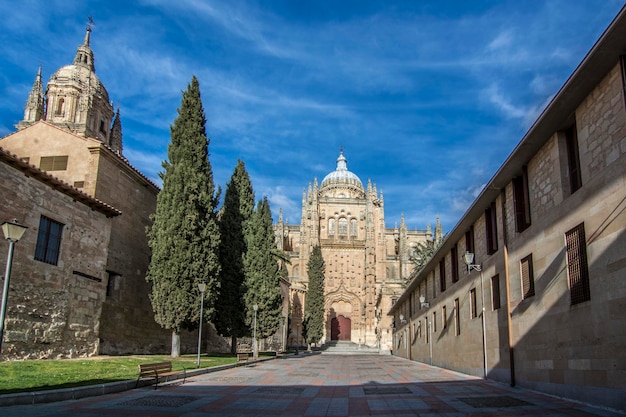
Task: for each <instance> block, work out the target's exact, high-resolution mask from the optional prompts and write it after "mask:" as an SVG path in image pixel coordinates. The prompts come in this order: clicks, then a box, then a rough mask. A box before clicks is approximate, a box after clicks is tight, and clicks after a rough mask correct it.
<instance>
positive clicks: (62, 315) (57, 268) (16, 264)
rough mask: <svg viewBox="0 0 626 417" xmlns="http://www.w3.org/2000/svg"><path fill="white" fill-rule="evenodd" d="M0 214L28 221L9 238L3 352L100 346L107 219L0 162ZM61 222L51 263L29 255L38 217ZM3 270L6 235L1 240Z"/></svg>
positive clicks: (69, 353)
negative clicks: (12, 249) (56, 252)
mask: <svg viewBox="0 0 626 417" xmlns="http://www.w3.org/2000/svg"><path fill="white" fill-rule="evenodd" d="M0 178H2V181H0V195H2V196H3V198H2V199H0V216H1V217H2V219H3V220H4V219H13V218H17V219H18V221H19V222H21V223H23V224H25V225H26V226H28V229H27V230H26V232H25V234H24V236H23V238H22V239H21V240H20V241H19V242H17V244H16V245H15V252H14V261H13V269H12V273H11V281H10V290H9V297H8V308H7V317H6V322H5V326H6V327H5V335H4V344H3V346H2V355H1V356H0V357H2V358H3V359H29V358H30V359H40V358H58V357H74V356H88V355H93V354H95V353H97V352H98V348H99V333H98V332H99V327H100V311H101V309H102V303H103V302H104V297H105V292H106V271H105V267H106V259H107V247H108V243H109V237H110V231H111V221H112V220H111V219H110V218H107V217H106V215H105V214H102V213H101V212H99V211H97V210H92V208H90V207H88V206H86V205H84V204H82V203H81V202H78V201H76V200H75V199H74V198H72V197H70V196H68V195H66V194H63V193H62V192H59V191H57V190H55V189H54V188H52V187H51V186H49V185H47V184H44V183H42V182H40V181H39V180H37V179H35V178H33V177H31V176H27V175H24V173H23V172H21V171H19V170H16V169H15V168H13V167H12V166H9V165H7V164H5V163H4V162H0ZM42 215H43V216H46V217H48V218H50V219H53V220H55V221H58V222H60V223H62V224H63V225H64V226H63V235H62V241H61V248H60V256H59V261H58V264H57V265H50V264H47V263H44V262H40V261H36V260H34V254H35V246H36V242H37V235H38V231H39V230H38V229H39V221H40V217H41V216H42ZM0 247H1V248H2V253H3V256H0V268H2V271H4V268H5V265H6V264H5V263H6V256H4V254H6V251H7V250H8V242H7V241H6V240H4V239H2V241H1V243H0Z"/></svg>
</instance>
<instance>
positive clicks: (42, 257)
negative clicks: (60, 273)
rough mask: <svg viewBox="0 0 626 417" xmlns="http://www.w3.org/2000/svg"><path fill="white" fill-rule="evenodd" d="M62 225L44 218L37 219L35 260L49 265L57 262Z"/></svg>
mask: <svg viewBox="0 0 626 417" xmlns="http://www.w3.org/2000/svg"><path fill="white" fill-rule="evenodd" d="M62 232H63V224H62V223H59V222H57V221H54V220H52V219H49V218H47V217H45V216H41V218H40V219H39V232H38V234H37V246H36V247H35V259H36V260H37V261H41V262H45V263H47V264H51V265H57V264H58V262H59V251H60V248H61V235H62Z"/></svg>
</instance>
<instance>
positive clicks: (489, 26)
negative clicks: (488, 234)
mask: <svg viewBox="0 0 626 417" xmlns="http://www.w3.org/2000/svg"><path fill="white" fill-rule="evenodd" d="M621 5H622V2H620V1H617V0H608V1H606V2H602V4H601V5H598V3H597V2H595V1H592V0H581V1H579V2H575V4H570V2H565V1H564V0H548V1H539V0H529V1H527V2H513V1H504V2H491V3H490V2H481V3H480V4H475V3H468V2H462V1H453V2H447V3H444V4H441V3H439V2H437V3H435V2H402V1H395V2H385V3H384V4H381V3H380V2H370V1H363V2H359V5H358V7H356V6H354V5H350V3H345V2H341V3H340V4H337V3H336V2H333V3H332V4H331V3H330V2H325V1H320V2H315V3H311V4H309V3H303V2H272V3H264V2H253V1H243V0H233V1H229V2H206V1H201V0H185V1H176V2H174V1H166V0H142V1H140V2H137V3H134V4H130V3H127V2H125V3H121V2H119V1H117V0H112V1H111V2H108V3H107V4H106V6H103V5H102V4H101V3H99V2H95V1H86V2H83V3H81V4H80V5H74V6H72V7H70V6H68V3H66V2H58V3H54V2H53V3H49V2H44V1H43V0H31V4H29V5H28V7H25V8H22V7H20V8H16V7H13V6H11V5H7V4H2V5H0V12H4V13H3V15H4V16H6V20H7V22H8V23H7V25H6V26H5V27H6V29H5V30H4V31H3V33H2V34H0V40H1V41H2V42H3V45H4V46H5V53H4V54H3V55H2V56H0V65H2V68H3V71H2V74H0V97H2V98H1V99H0V114H1V115H2V118H1V120H0V134H6V133H9V132H10V131H11V130H12V125H13V124H14V123H16V122H17V121H19V120H20V119H21V117H22V112H23V104H24V103H25V100H26V96H27V94H28V91H30V87H31V86H32V82H33V79H34V75H35V72H36V69H37V67H38V65H39V64H40V63H41V62H42V60H45V62H44V64H45V65H44V77H47V76H48V75H49V74H50V73H51V72H53V71H54V70H56V68H58V67H60V66H62V65H65V64H68V63H70V62H71V60H72V59H73V56H74V52H75V50H76V49H75V48H76V46H77V45H78V44H79V43H80V42H81V41H82V35H83V34H84V32H83V31H84V25H85V22H86V16H88V15H92V16H93V17H94V19H95V21H96V27H95V29H94V31H93V33H92V48H93V50H94V53H95V56H96V67H97V71H98V76H99V77H100V79H101V80H102V81H103V83H104V84H105V85H106V87H107V89H108V91H109V95H110V97H111V99H112V100H114V101H115V104H116V106H117V105H119V106H120V107H121V114H122V123H123V131H124V141H125V146H124V149H125V154H126V156H127V157H128V158H129V160H130V161H131V162H132V163H133V164H134V165H136V166H137V168H139V169H140V170H141V171H142V172H144V173H145V174H146V175H147V176H148V177H150V178H153V179H158V175H157V173H158V172H159V171H160V170H161V165H160V163H161V161H162V160H164V159H166V158H167V144H168V142H169V126H170V125H171V123H172V122H173V120H174V118H175V117H176V115H177V113H176V109H177V108H178V107H179V105H180V99H181V91H182V90H184V89H185V87H186V85H187V83H188V82H189V81H190V79H191V76H192V75H196V76H197V77H198V79H199V81H200V87H201V92H202V98H203V104H204V108H205V112H206V116H207V132H208V134H209V136H210V138H211V143H210V149H209V150H210V154H211V163H212V165H213V170H214V173H215V180H216V182H217V183H218V184H220V185H222V186H224V185H225V184H226V182H227V181H228V179H229V178H230V175H231V173H232V170H233V168H234V167H235V165H236V163H237V159H238V158H241V159H243V160H244V161H245V162H246V166H247V168H248V170H249V172H250V175H251V179H252V182H253V185H254V187H255V190H256V193H257V197H259V198H260V197H261V196H263V195H267V196H268V197H269V199H270V202H271V206H272V210H273V213H274V215H275V217H277V215H278V211H279V208H282V209H283V214H284V218H285V219H288V220H289V222H290V223H292V224H294V223H299V220H300V219H299V218H300V215H301V208H300V199H301V192H302V189H303V188H305V187H306V186H307V184H308V183H309V182H310V181H312V180H313V178H314V177H317V178H318V180H320V179H321V178H323V177H324V176H325V175H326V174H327V173H328V172H330V171H332V170H333V169H334V168H335V159H336V157H337V155H338V151H339V147H340V146H343V147H344V150H345V153H346V156H347V158H348V160H349V169H350V170H352V171H353V172H354V173H355V174H357V175H358V176H359V177H360V178H361V179H362V180H363V181H366V180H367V178H371V179H372V180H373V181H374V182H376V184H377V186H378V189H379V190H380V189H382V190H384V192H385V207H386V221H387V223H388V225H390V226H392V225H393V224H394V223H395V222H396V221H399V219H400V214H401V213H403V212H404V213H405V215H406V219H407V223H409V222H411V223H410V224H413V225H414V226H415V227H420V228H423V227H425V225H426V224H428V223H431V224H434V219H435V216H436V215H440V216H441V221H442V224H443V226H444V229H449V228H451V227H452V226H453V225H454V224H455V223H456V221H457V220H458V218H459V217H460V215H461V214H462V213H463V212H464V211H465V209H466V208H467V206H468V205H469V204H470V203H471V201H472V200H473V198H474V196H475V193H476V190H479V189H480V188H481V187H482V186H484V184H485V183H486V182H487V181H488V180H489V178H490V177H491V175H493V173H494V172H495V171H496V169H497V168H498V166H499V165H500V164H501V163H502V161H503V160H504V159H505V158H506V156H507V155H508V153H509V152H510V151H511V150H512V149H513V148H514V146H515V145H516V144H517V142H518V141H519V140H520V139H521V137H522V136H523V134H524V133H525V132H526V130H527V129H528V128H529V127H530V125H531V124H532V122H533V121H534V119H535V118H536V117H537V115H538V114H539V112H540V111H541V110H542V109H543V108H544V107H545V105H546V103H548V102H549V100H550V99H551V97H552V96H553V95H554V94H555V93H556V91H557V90H558V88H559V87H560V85H562V84H563V82H564V81H565V79H566V78H567V76H568V75H569V74H570V73H571V72H572V71H573V69H574V68H575V66H576V65H577V64H578V62H579V61H580V60H581V59H582V58H583V56H584V54H585V53H586V51H587V50H588V49H589V48H590V47H591V45H592V44H593V42H594V41H595V40H596V39H597V37H598V36H599V35H600V33H601V32H602V30H604V28H605V27H606V26H607V25H608V23H609V22H610V20H611V19H612V17H613V16H614V15H615V14H616V13H617V12H618V10H619V8H620V7H621ZM331 6H332V7H331ZM17 22H30V24H29V25H28V26H27V25H20V24H13V23H17ZM26 28H27V29H26ZM471 153H474V154H475V153H478V155H479V156H478V157H474V158H468V154H471Z"/></svg>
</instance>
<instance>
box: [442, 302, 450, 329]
mask: <svg viewBox="0 0 626 417" xmlns="http://www.w3.org/2000/svg"><path fill="white" fill-rule="evenodd" d="M446 310H447V308H446V306H442V307H441V328H442V329H445V328H446V327H448V322H447V320H448V315H447V312H446Z"/></svg>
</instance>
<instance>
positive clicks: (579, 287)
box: [565, 223, 591, 305]
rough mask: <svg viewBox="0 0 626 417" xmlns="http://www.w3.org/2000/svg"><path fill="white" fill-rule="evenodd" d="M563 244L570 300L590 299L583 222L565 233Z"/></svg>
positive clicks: (578, 301) (573, 302)
mask: <svg viewBox="0 0 626 417" xmlns="http://www.w3.org/2000/svg"><path fill="white" fill-rule="evenodd" d="M565 245H566V249H567V276H568V280H569V292H570V302H571V304H572V305H574V304H578V303H582V302H584V301H588V300H590V299H591V293H590V290H589V269H588V266H587V242H586V240H585V224H584V223H581V224H579V225H578V226H576V227H574V228H573V229H571V230H569V231H568V232H566V233H565Z"/></svg>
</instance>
